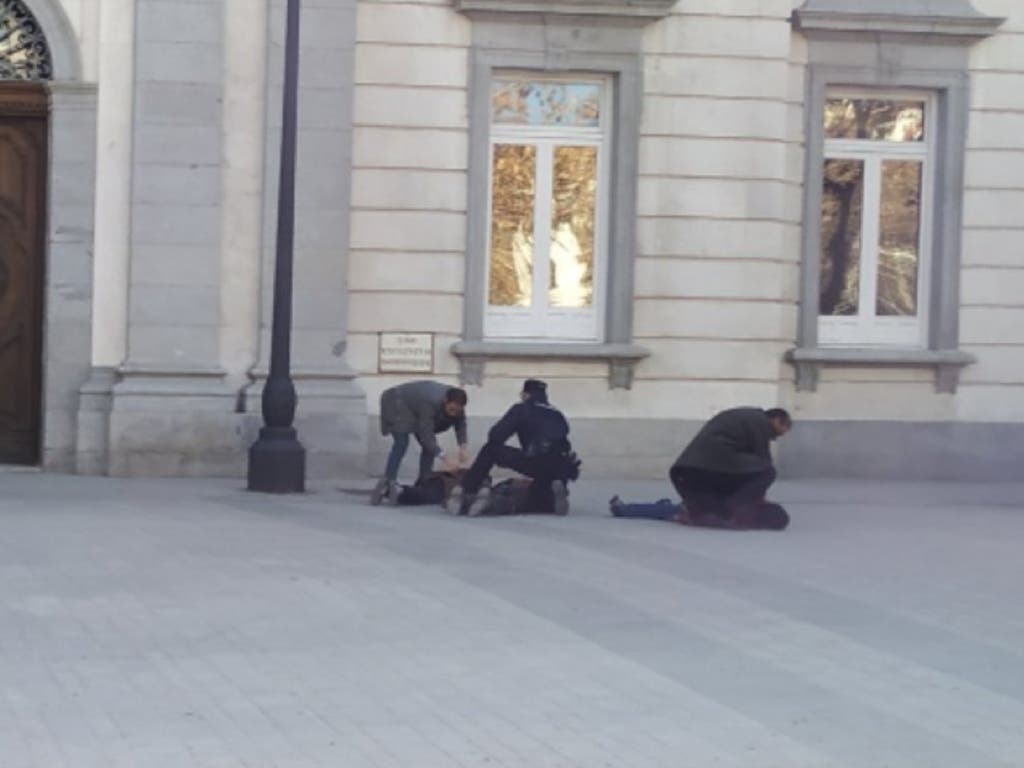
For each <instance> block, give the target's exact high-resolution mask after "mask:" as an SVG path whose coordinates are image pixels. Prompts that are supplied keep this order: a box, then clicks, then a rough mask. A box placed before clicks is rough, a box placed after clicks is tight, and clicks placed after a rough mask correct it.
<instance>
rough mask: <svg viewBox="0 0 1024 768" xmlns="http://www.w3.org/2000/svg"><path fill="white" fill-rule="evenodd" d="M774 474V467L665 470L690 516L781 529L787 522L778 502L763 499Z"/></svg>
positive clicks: (747, 526)
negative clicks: (731, 471)
mask: <svg viewBox="0 0 1024 768" xmlns="http://www.w3.org/2000/svg"><path fill="white" fill-rule="evenodd" d="M775 477H776V473H775V468H774V467H769V468H768V469H766V470H764V471H762V472H755V473H752V474H744V475H736V474H729V473H725V472H710V471H708V470H704V469H693V468H691V467H672V470H671V472H670V473H669V479H671V480H672V485H674V486H675V488H676V490H677V491H678V492H679V495H680V496H682V497H683V501H684V502H686V508H687V510H688V512H689V514H690V515H691V516H692V517H693V518H694V519H701V518H712V519H713V518H719V519H722V520H723V521H728V522H730V523H731V524H733V525H735V526H736V527H741V528H776V529H782V528H785V527H786V525H788V524H789V516H788V515H787V514H786V512H785V510H783V509H782V507H780V506H779V505H777V504H767V503H766V502H765V494H766V493H767V492H768V489H769V488H770V487H771V485H772V483H774V482H775ZM783 518H785V519H783Z"/></svg>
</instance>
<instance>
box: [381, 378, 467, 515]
mask: <svg viewBox="0 0 1024 768" xmlns="http://www.w3.org/2000/svg"><path fill="white" fill-rule="evenodd" d="M468 399H469V398H468V397H467V395H466V391H465V390H463V389H458V388H456V387H449V386H448V385H446V384H442V383H441V382H439V381H411V382H409V383H407V384H399V385H398V386H397V387H391V389H387V390H385V391H384V392H383V394H381V396H380V431H381V434H384V435H391V439H392V441H393V442H392V445H391V453H390V454H389V455H388V462H387V466H386V468H385V470H384V477H382V478H381V479H380V482H378V483H377V486H376V487H375V488H374V489H373V493H372V495H371V496H370V503H371V504H374V505H377V504H380V503H381V502H382V501H385V500H386V501H388V502H389V503H392V504H393V503H396V502H397V500H398V494H399V492H400V490H401V489H400V488H399V485H398V469H399V467H400V466H401V465H402V459H403V458H404V457H405V453H406V451H407V450H408V449H409V437H410V436H411V435H415V436H416V442H418V443H419V444H420V471H419V475H418V478H422V477H426V476H427V475H429V474H430V473H431V471H432V470H433V468H434V461H435V460H438V459H440V460H441V462H442V464H443V465H444V468H445V470H447V471H455V470H456V469H458V467H459V466H460V465H461V464H462V463H464V462H465V461H466V460H467V458H468V454H467V448H466V413H465V411H466V403H467V402H468ZM449 429H454V430H455V438H456V440H457V441H458V444H459V455H458V457H457V458H456V459H452V458H449V457H448V456H445V454H444V453H443V452H442V451H441V447H440V446H439V445H438V444H437V438H436V437H435V435H437V434H440V433H441V432H445V431H447V430H449Z"/></svg>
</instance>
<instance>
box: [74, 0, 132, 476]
mask: <svg viewBox="0 0 1024 768" xmlns="http://www.w3.org/2000/svg"><path fill="white" fill-rule="evenodd" d="M134 28H135V0H103V4H102V6H101V8H100V19H99V44H98V45H97V46H96V47H97V49H98V52H97V57H96V58H97V61H96V68H97V75H98V79H99V80H100V81H101V82H102V83H103V88H102V89H101V90H100V91H99V98H98V104H97V117H96V145H95V147H96V182H95V193H96V213H95V226H94V230H95V236H94V244H93V264H92V292H93V293H92V298H93V302H92V330H93V333H92V350H91V353H92V358H91V359H92V368H91V371H90V374H89V377H88V379H87V380H86V382H85V383H84V384H83V385H82V387H81V389H80V390H79V399H78V434H77V443H76V446H75V454H76V455H75V467H76V470H77V471H78V472H79V473H80V474H90V475H92V474H106V473H107V471H108V469H109V453H108V443H109V436H110V406H111V391H112V389H113V386H114V383H115V381H116V371H117V368H118V367H119V366H120V365H121V363H122V362H124V358H125V351H126V346H127V334H128V262H129V253H130V243H129V233H130V231H131V188H132V104H133V96H134V93H133V91H134V88H133V86H134V71H135V49H134Z"/></svg>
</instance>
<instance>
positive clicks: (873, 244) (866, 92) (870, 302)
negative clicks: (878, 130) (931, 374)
mask: <svg viewBox="0 0 1024 768" xmlns="http://www.w3.org/2000/svg"><path fill="white" fill-rule="evenodd" d="M835 98H849V99H874V100H878V101H897V100H899V101H920V102H923V103H924V125H925V134H924V140H923V141H921V142H886V141H880V140H873V139H830V138H825V139H824V149H823V169H824V163H825V162H828V161H829V160H859V161H862V162H863V163H864V178H865V184H864V192H865V197H864V201H863V204H862V205H863V208H862V215H861V253H860V270H861V272H860V280H859V284H860V295H859V301H858V305H859V306H860V307H861V308H864V307H865V306H867V307H870V312H868V313H864V312H858V314H857V315H822V314H821V306H820V299H819V305H818V329H817V335H818V343H819V345H820V346H821V347H883V348H899V347H902V348H905V349H925V348H927V345H928V327H929V326H928V322H929V315H930V312H929V305H930V295H931V294H930V289H931V282H932V274H931V264H932V261H933V255H932V243H933V234H932V230H933V226H934V204H935V163H936V155H935V147H936V143H937V142H936V141H935V136H934V132H935V130H934V127H935V117H936V108H935V107H936V95H935V94H934V93H932V92H928V91H922V90H896V89H866V88H856V89H853V88H827V89H826V91H825V99H826V103H827V101H828V100H830V99H835ZM819 119H822V120H824V109H823V110H822V113H821V114H820V115H819ZM890 160H894V161H900V160H916V161H919V162H920V163H921V205H920V214H919V215H920V219H919V221H918V273H917V299H916V301H917V314H915V315H913V316H907V317H903V316H889V317H880V316H878V315H876V314H875V309H874V307H875V301H876V300H877V290H878V267H879V250H880V247H879V242H878V236H879V224H880V222H881V166H882V164H883V163H884V162H886V161H890ZM822 175H824V170H823V172H822ZM819 184H821V182H820V180H819ZM869 191H870V192H872V193H875V192H877V194H871V195H870V197H869V196H868V192H869ZM818 227H819V229H820V228H821V214H820V212H819V214H818ZM869 256H870V257H871V258H868V257H869ZM819 259H820V246H819ZM819 277H820V274H819ZM865 286H870V287H869V288H865ZM819 296H820V282H819ZM908 318H912V320H911V319H908Z"/></svg>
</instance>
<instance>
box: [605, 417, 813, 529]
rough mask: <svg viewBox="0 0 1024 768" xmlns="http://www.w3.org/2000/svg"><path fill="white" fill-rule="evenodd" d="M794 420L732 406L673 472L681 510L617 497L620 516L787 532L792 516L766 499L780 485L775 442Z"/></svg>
mask: <svg viewBox="0 0 1024 768" xmlns="http://www.w3.org/2000/svg"><path fill="white" fill-rule="evenodd" d="M792 424H793V421H792V419H791V418H790V415H789V414H788V413H787V412H786V411H784V410H783V409H781V408H771V409H769V410H762V409H760V408H731V409H729V410H727V411H722V412H721V413H719V414H717V415H715V416H714V417H712V418H711V419H710V420H709V421H708V422H707V423H706V424H705V425H704V426H703V427H702V428H701V430H700V432H698V433H697V436H696V437H694V438H693V440H691V441H690V444H689V445H687V446H686V449H685V450H684V451H683V452H682V454H680V456H679V458H678V459H676V462H675V464H673V465H672V468H671V470H669V479H670V480H671V481H672V485H674V486H675V488H676V490H677V491H678V492H679V495H680V496H682V498H683V505H682V507H679V506H677V505H673V504H671V502H668V501H667V500H664V501H662V502H659V503H657V504H625V503H623V502H621V501H619V499H618V497H615V498H614V499H612V502H611V511H612V514H613V515H615V516H616V517H656V518H659V519H666V520H668V519H671V520H675V521H676V522H680V523H686V524H690V525H706V526H709V527H716V528H775V529H781V528H785V527H786V525H788V523H789V516H788V515H787V514H786V511H785V510H784V509H782V507H781V506H779V505H778V504H771V503H769V502H767V501H766V500H765V494H766V493H767V492H768V488H770V487H771V485H772V483H774V482H775V477H776V473H775V467H774V466H773V464H772V454H771V443H772V441H774V440H776V439H777V438H779V437H782V436H783V435H784V434H786V433H787V432H788V431H789V430H790V427H791V426H792Z"/></svg>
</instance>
